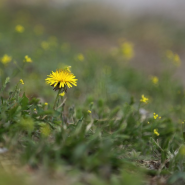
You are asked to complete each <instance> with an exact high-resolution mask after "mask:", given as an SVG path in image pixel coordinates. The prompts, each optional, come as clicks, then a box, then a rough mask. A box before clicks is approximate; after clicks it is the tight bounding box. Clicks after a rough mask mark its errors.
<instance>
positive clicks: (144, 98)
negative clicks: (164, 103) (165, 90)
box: [140, 95, 148, 104]
mask: <svg viewBox="0 0 185 185" xmlns="http://www.w3.org/2000/svg"><path fill="white" fill-rule="evenodd" d="M140 102H142V103H146V104H147V103H148V98H146V97H145V96H144V95H142V96H141V99H140Z"/></svg>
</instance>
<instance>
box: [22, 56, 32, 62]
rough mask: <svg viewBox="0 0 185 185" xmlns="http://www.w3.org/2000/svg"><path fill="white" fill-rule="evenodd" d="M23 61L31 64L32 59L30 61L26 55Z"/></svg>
mask: <svg viewBox="0 0 185 185" xmlns="http://www.w3.org/2000/svg"><path fill="white" fill-rule="evenodd" d="M24 61H25V62H32V59H31V58H30V57H29V56H28V55H26V56H25V57H24Z"/></svg>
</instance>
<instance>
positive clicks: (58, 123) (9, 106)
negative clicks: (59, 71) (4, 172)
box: [0, 12, 185, 185]
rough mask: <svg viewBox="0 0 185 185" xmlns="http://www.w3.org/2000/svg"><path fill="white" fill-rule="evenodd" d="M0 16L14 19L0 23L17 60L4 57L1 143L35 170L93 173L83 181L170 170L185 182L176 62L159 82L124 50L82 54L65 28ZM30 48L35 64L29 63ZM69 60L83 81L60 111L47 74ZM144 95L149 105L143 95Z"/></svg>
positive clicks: (124, 179)
mask: <svg viewBox="0 0 185 185" xmlns="http://www.w3.org/2000/svg"><path fill="white" fill-rule="evenodd" d="M0 14H2V15H3V16H4V17H6V18H7V19H8V20H10V21H7V22H6V23H5V25H4V24H2V25H3V26H2V25H0V28H1V30H3V33H2V34H3V38H2V43H3V44H5V45H6V46H7V47H3V49H2V50H1V51H0V55H1V56H3V55H4V54H5V53H8V52H10V51H12V53H11V56H12V57H13V60H15V61H14V62H13V61H12V62H10V63H7V64H6V65H4V64H3V63H2V62H0V67H1V69H2V71H0V72H1V73H0V75H1V82H0V83H1V85H0V87H1V89H0V146H1V145H2V146H5V147H7V148H8V150H10V152H12V154H14V153H17V154H18V156H19V158H20V161H21V162H22V164H23V165H29V167H30V168H31V169H39V168H40V167H44V169H47V170H53V171H57V170H58V169H59V168H60V167H61V168H64V169H70V170H66V172H65V173H67V174H68V175H69V176H70V178H71V177H73V175H71V174H70V173H74V174H77V176H78V177H79V176H80V175H79V174H80V173H83V174H85V175H86V174H87V176H88V175H92V178H87V179H85V180H84V181H83V180H81V179H83V178H80V180H79V179H78V181H79V183H82V184H96V185H97V184H102V185H103V184H116V185H119V184H120V185H121V184H131V185H132V184H133V185H140V184H143V183H144V181H145V179H146V176H147V178H148V177H151V176H152V175H158V176H162V175H166V177H167V178H168V181H169V184H170V183H171V184H174V183H176V182H180V181H181V182H184V177H183V175H184V170H185V164H184V156H185V151H184V150H185V149H184V141H185V134H184V119H185V117H183V116H184V112H185V104H184V103H185V102H184V101H185V99H184V95H185V94H184V88H183V86H182V85H181V84H180V83H179V82H177V81H176V80H175V79H174V78H173V72H174V71H175V67H174V66H173V65H172V66H171V68H172V70H171V68H170V70H168V69H166V70H165V71H164V72H162V73H161V75H159V77H158V78H159V82H158V83H157V84H155V83H153V82H152V81H151V77H150V76H147V75H146V74H142V73H140V72H138V71H136V70H135V69H133V68H132V67H130V65H129V63H128V62H129V61H128V58H127V59H126V56H122V55H121V53H120V52H118V55H112V54H110V53H109V52H108V54H102V53H98V52H94V51H87V52H84V54H83V57H81V59H79V58H78V57H76V56H79V51H78V49H76V48H74V47H73V46H70V44H69V43H66V42H64V38H62V37H61V34H59V33H58V35H57V36H58V37H55V36H51V33H50V31H48V30H47V29H49V28H47V27H46V28H45V29H46V30H45V33H42V34H41V35H38V33H35V32H34V31H33V29H31V28H32V27H34V26H36V25H35V24H36V22H34V21H35V19H33V18H31V17H30V19H29V18H28V19H27V20H26V21H25V20H24V19H23V20H22V19H20V20H19V21H20V22H21V24H22V25H24V27H25V32H24V33H17V32H16V31H15V30H13V26H15V25H14V22H11V16H10V15H12V14H10V15H9V14H6V13H5V12H1V13H0ZM28 17H29V16H28ZM25 19H26V16H25ZM44 20H45V18H44ZM41 23H42V21H41ZM37 26H38V25H37ZM41 27H42V26H41ZM43 27H44V26H43ZM37 28H38V27H37ZM43 29H44V28H43ZM54 33H55V32H54ZM0 41H1V40H0ZM28 43H29V44H28ZM118 49H119V51H120V48H118ZM27 54H29V56H31V58H32V60H33V62H32V63H27V62H25V59H24V58H25V55H27ZM81 55H82V54H80V56H81ZM0 58H1V57H0ZM1 60H2V59H1ZM66 65H67V66H68V65H70V66H72V72H73V73H74V74H75V76H76V77H77V79H78V86H77V87H73V88H72V89H68V90H67V93H66V94H67V96H64V97H61V98H59V99H60V100H59V104H58V108H56V109H55V110H54V109H53V108H52V107H53V102H54V97H55V96H56V94H57V92H55V91H53V90H52V87H50V86H47V85H46V84H45V82H44V80H45V78H46V76H47V74H49V73H50V72H51V71H52V70H55V69H56V68H60V67H65V66H66ZM20 78H22V79H23V80H24V83H19V80H20ZM142 94H144V95H145V96H146V97H147V98H148V99H149V102H148V104H145V102H141V101H140V99H141V95H142ZM38 97H40V98H38ZM46 102H48V103H46ZM57 103H58V102H57ZM153 113H155V115H156V114H159V115H158V117H157V118H155V117H154V114H153ZM0 148H1V147H0ZM0 155H1V154H0ZM145 161H147V162H148V161H150V163H151V164H153V163H154V162H155V161H157V162H158V164H159V166H157V167H155V166H154V167H153V166H152V167H151V164H150V163H149V165H148V164H147V165H145ZM0 162H1V161H0ZM147 162H146V163H147ZM143 164H144V165H143Z"/></svg>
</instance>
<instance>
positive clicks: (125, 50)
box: [121, 42, 134, 60]
mask: <svg viewBox="0 0 185 185" xmlns="http://www.w3.org/2000/svg"><path fill="white" fill-rule="evenodd" d="M121 53H122V55H123V57H124V58H126V59H127V60H130V59H132V58H133V57H134V50H133V44H132V43H130V42H124V43H123V44H122V45H121Z"/></svg>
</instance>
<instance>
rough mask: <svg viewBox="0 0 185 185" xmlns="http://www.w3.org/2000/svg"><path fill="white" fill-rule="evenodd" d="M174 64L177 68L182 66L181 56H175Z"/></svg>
mask: <svg viewBox="0 0 185 185" xmlns="http://www.w3.org/2000/svg"><path fill="white" fill-rule="evenodd" d="M173 62H174V64H175V65H176V66H180V65H181V59H180V57H179V55H177V54H175V55H174V58H173Z"/></svg>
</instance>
